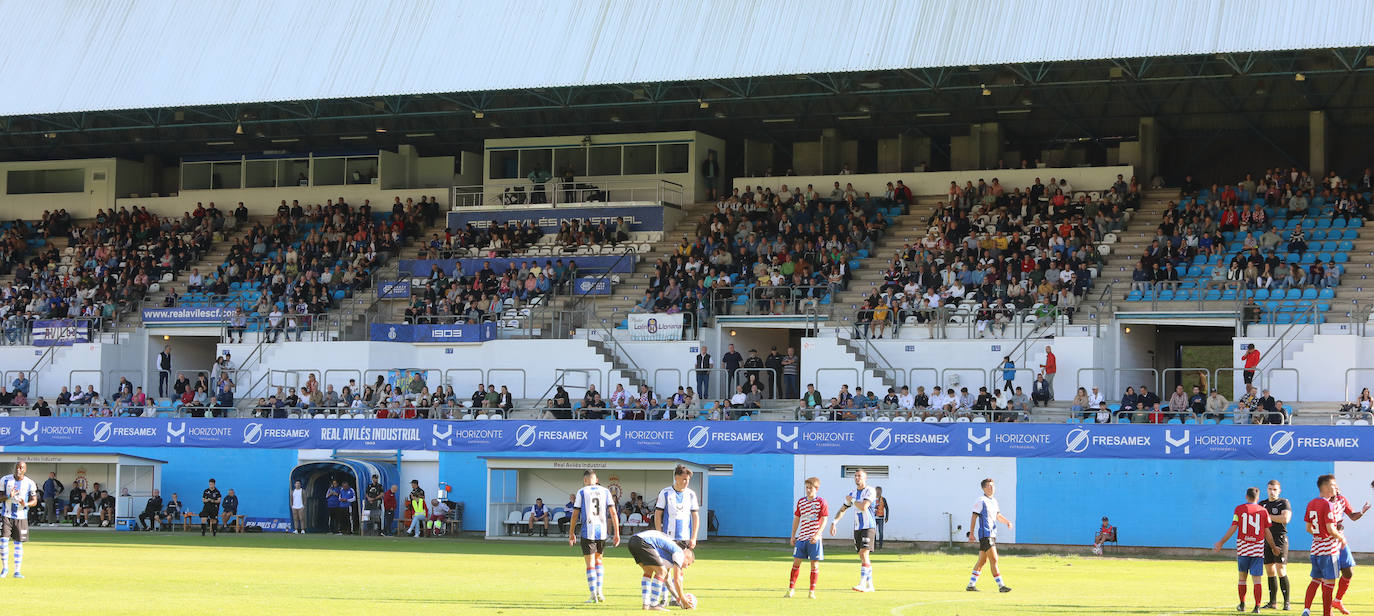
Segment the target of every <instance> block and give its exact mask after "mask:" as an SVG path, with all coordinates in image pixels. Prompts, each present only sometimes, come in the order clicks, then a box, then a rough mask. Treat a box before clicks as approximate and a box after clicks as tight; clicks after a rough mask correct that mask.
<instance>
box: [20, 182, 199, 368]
mask: <svg viewBox="0 0 1374 616" xmlns="http://www.w3.org/2000/svg"><path fill="white" fill-rule="evenodd" d="M224 226H225V219H224V217H223V215H222V214H221V213H220V212H219V211H218V210H216V209H215V208H214V204H211V207H210V208H204V207H200V206H198V207H197V208H196V210H195V212H194V213H193V212H186V213H184V214H183V216H182V217H181V218H178V219H172V218H158V217H156V216H154V215H153V214H151V213H150V212H148V210H147V209H146V208H140V207H137V206H135V207H133V208H132V209H130V208H125V207H121V208H119V209H118V210H117V211H116V210H115V209H113V208H111V209H110V210H104V209H102V210H99V211H98V212H97V213H96V216H95V218H94V220H92V221H90V222H88V223H87V224H84V225H82V224H76V223H75V222H74V221H73V220H72V219H71V216H70V215H69V214H67V213H66V211H64V210H57V211H45V212H44V213H43V216H42V217H41V218H40V219H39V221H38V223H37V224H36V225H35V226H34V228H33V233H34V234H35V235H36V236H42V237H43V238H44V239H45V241H46V243H45V244H44V245H43V246H42V248H40V249H39V251H38V252H37V254H34V255H22V256H21V255H20V254H19V253H17V252H16V251H15V249H16V247H17V244H18V243H19V239H18V237H17V236H15V235H14V233H15V230H16V229H19V228H23V227H25V225H22V224H15V225H14V226H12V227H11V228H10V230H9V231H8V232H7V235H6V237H7V238H9V239H11V240H12V241H9V242H4V243H6V244H8V248H9V250H10V252H8V253H7V254H8V257H6V258H7V259H9V260H8V261H6V263H7V264H8V265H12V267H11V269H10V272H11V273H12V274H13V275H14V281H13V282H12V283H9V284H7V285H5V287H4V288H3V289H0V319H2V320H3V323H4V330H5V336H4V340H5V341H7V342H10V343H16V342H21V341H25V340H24V338H25V336H24V335H23V333H24V332H25V331H26V328H28V327H31V325H32V321H34V320H36V319H56V318H84V319H91V320H92V321H95V322H97V323H99V322H104V321H108V320H111V319H113V318H114V317H115V315H116V313H117V312H125V311H129V310H134V309H135V308H136V307H137V306H138V304H139V302H140V301H141V300H142V299H143V298H144V297H145V296H146V295H147V293H148V292H149V291H150V290H153V289H156V287H155V286H154V285H157V284H159V282H160V281H163V280H170V278H171V277H173V276H176V275H177V274H178V273H179V272H181V271H183V270H184V269H185V268H186V267H188V266H189V265H190V264H191V263H192V262H194V261H196V260H197V259H199V258H200V255H202V254H203V253H204V252H205V251H206V250H208V249H209V248H210V245H211V242H212V240H213V236H214V233H215V232H216V231H218V230H221V229H223V228H224ZM60 238H61V239H65V242H66V244H67V245H66V247H64V248H59V244H60V243H61V242H59V241H56V240H59V239H60Z"/></svg>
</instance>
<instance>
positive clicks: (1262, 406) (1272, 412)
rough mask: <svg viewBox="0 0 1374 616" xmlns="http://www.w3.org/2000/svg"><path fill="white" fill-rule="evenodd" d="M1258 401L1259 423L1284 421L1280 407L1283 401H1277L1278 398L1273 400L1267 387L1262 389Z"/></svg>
mask: <svg viewBox="0 0 1374 616" xmlns="http://www.w3.org/2000/svg"><path fill="white" fill-rule="evenodd" d="M1258 402H1259V412H1260V413H1261V415H1260V417H1259V423H1266V424H1281V423H1285V422H1284V416H1283V409H1282V406H1283V403H1281V402H1279V401H1278V400H1275V399H1274V396H1272V395H1270V394H1269V390H1268V389H1265V390H1263V394H1262V395H1260V397H1259V400H1258Z"/></svg>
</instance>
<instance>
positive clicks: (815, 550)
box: [792, 537, 825, 560]
mask: <svg viewBox="0 0 1374 616" xmlns="http://www.w3.org/2000/svg"><path fill="white" fill-rule="evenodd" d="M792 558H800V559H802V560H825V549H824V548H823V547H822V546H821V540H820V538H819V537H817V538H816V540H815V541H798V542H797V545H796V547H794V548H792Z"/></svg>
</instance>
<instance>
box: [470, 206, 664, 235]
mask: <svg viewBox="0 0 1374 616" xmlns="http://www.w3.org/2000/svg"><path fill="white" fill-rule="evenodd" d="M620 218H624V219H625V226H627V227H629V228H628V229H622V231H662V230H663V206H659V205H628V206H606V207H600V206H584V207H558V208H553V207H540V208H517V207H506V208H501V209H468V208H462V209H459V210H458V211H455V212H449V213H448V228H450V229H461V228H463V227H465V226H467V224H468V223H472V226H474V227H477V228H479V229H485V228H487V227H490V226H491V225H492V223H504V222H509V223H515V224H519V223H522V222H523V223H529V224H530V225H533V226H537V227H539V228H540V229H542V230H543V231H544V233H546V234H550V235H551V234H554V233H558V226H559V225H560V224H562V223H565V222H567V223H571V222H572V221H574V220H579V221H582V222H586V221H589V220H590V221H591V223H592V224H593V225H597V224H601V223H602V222H605V223H606V224H607V225H610V224H612V223H615V222H616V221H617V219H620Z"/></svg>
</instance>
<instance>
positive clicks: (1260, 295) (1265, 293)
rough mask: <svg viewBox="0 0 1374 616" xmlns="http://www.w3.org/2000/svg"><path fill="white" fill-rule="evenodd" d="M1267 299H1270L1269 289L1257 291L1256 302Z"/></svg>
mask: <svg viewBox="0 0 1374 616" xmlns="http://www.w3.org/2000/svg"><path fill="white" fill-rule="evenodd" d="M1266 299H1269V289H1256V290H1255V300H1256V301H1262V300H1266Z"/></svg>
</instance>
